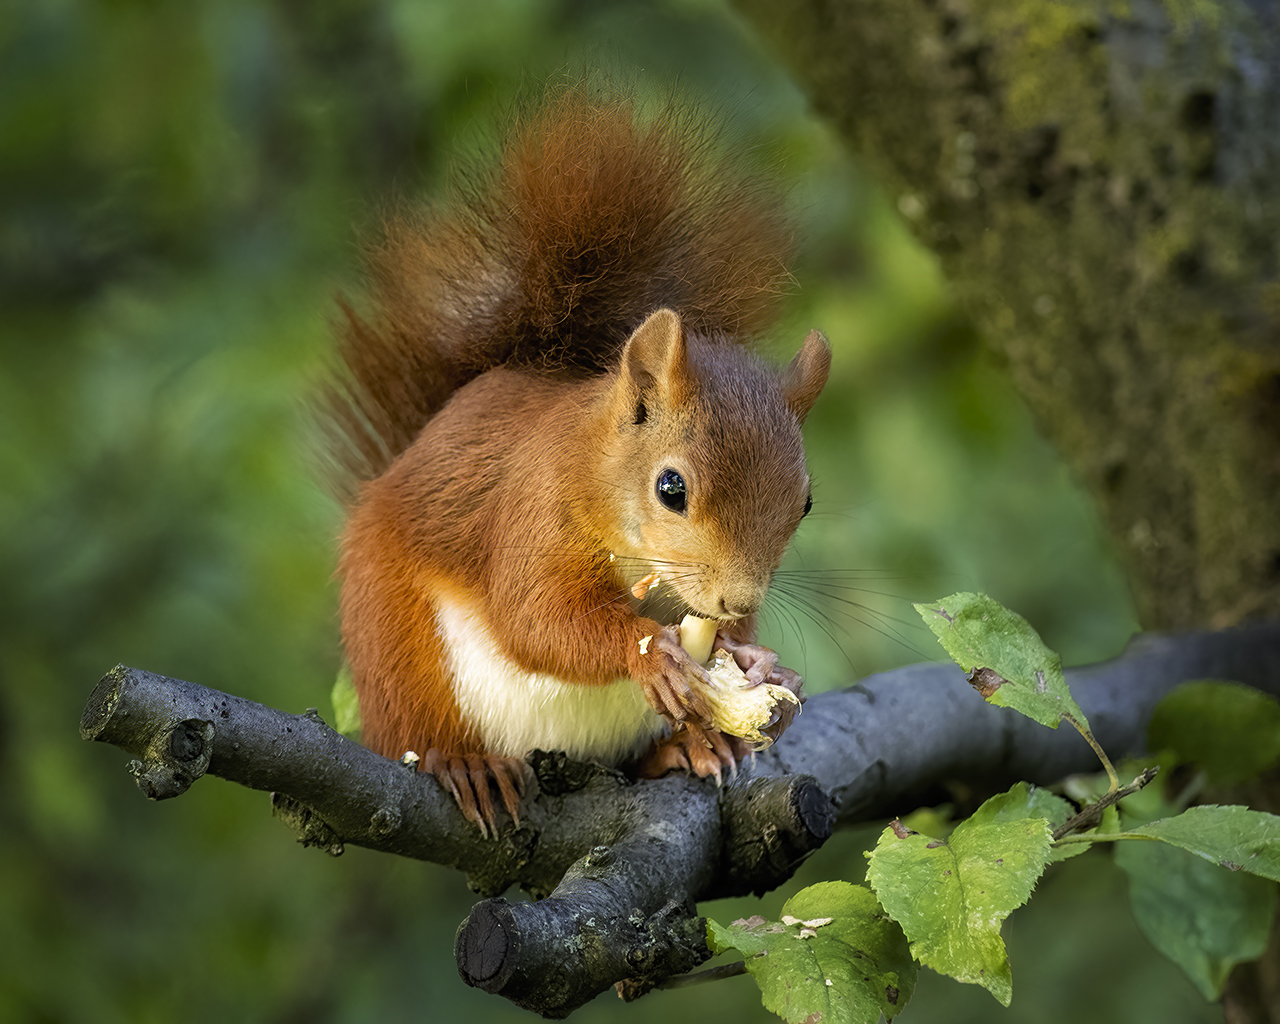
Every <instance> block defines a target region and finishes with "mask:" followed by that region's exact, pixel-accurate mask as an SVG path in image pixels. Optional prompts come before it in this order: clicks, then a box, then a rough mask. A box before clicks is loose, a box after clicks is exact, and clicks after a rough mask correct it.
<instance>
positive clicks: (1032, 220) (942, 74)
mask: <svg viewBox="0 0 1280 1024" xmlns="http://www.w3.org/2000/svg"><path fill="white" fill-rule="evenodd" d="M737 2H738V5H739V7H740V8H741V9H742V10H743V11H744V12H745V13H746V14H747V16H748V17H749V18H750V19H751V20H753V21H754V22H755V24H756V26H757V28H758V29H759V30H760V32H761V34H762V35H763V36H764V37H765V38H767V39H769V40H771V41H772V42H773V43H774V45H775V46H776V47H777V48H779V49H780V50H781V52H782V54H783V56H784V57H785V58H786V59H787V60H788V62H789V63H790V65H791V67H792V69H793V71H794V73H795V76H796V78H797V80H798V81H800V83H801V84H802V86H803V87H804V88H805V89H806V91H807V92H808V94H809V95H810V97H811V98H812V102H813V104H814V105H815V107H816V108H817V109H818V111H819V112H820V113H821V114H823V115H824V116H825V117H826V118H828V119H829V120H830V122H831V123H832V124H833V125H834V126H835V127H836V129H837V130H838V131H839V132H840V133H841V134H842V135H843V137H844V138H845V139H846V140H847V141H848V142H849V144H850V146H851V148H852V149H853V150H854V151H855V152H857V153H858V154H859V156H860V157H862V158H863V159H864V160H865V161H866V162H867V163H868V164H869V165H870V166H871V168H872V169H873V171H875V172H876V173H877V174H878V176H879V178H880V181H881V182H882V183H883V185H884V186H885V187H886V188H887V189H888V190H889V193H890V195H891V196H892V197H893V198H894V199H895V200H896V202H897V205H898V208H899V210H900V211H901V212H902V214H903V216H904V217H905V218H906V219H907V220H908V221H909V222H910V223H911V224H912V226H913V228H914V230H915V231H916V233H917V234H918V236H919V237H920V238H921V239H922V240H923V241H924V242H925V244H927V245H928V246H929V247H930V248H932V249H933V251H934V252H936V253H937V255H938V257H939V259H940V260H941V263H942V266H943V269H944V272H945V273H946V275H947V276H948V277H949V279H950V281H951V282H952V284H953V286H954V288H955V291H956V293H957V294H958V295H959V296H960V297H961V299H962V301H963V302H964V303H965V305H966V307H967V309H968V310H969V311H970V313H971V315H972V316H973V318H974V320H975V321H976V323H977V324H978V325H979V327H980V328H981V329H982V330H983V331H984V332H985V334H986V336H987V337H988V338H989V339H990V341H991V343H992V344H993V345H994V346H995V347H996V348H997V349H998V350H999V351H1000V352H1002V353H1003V354H1004V356H1005V357H1006V358H1007V361H1008V364H1009V368H1010V371H1011V373H1012V376H1013V378H1014V381H1015V383H1016V385H1017V386H1018V388H1019V389H1020V391H1021V393H1022V394H1023V395H1024V396H1025V398H1026V400H1027V402H1028V403H1029V405H1030V406H1031V408H1032V410H1033V411H1034V413H1035V415H1036V417H1037V418H1038V421H1039V423H1040V424H1041V426H1042V429H1043V430H1044V431H1045V432H1046V433H1047V434H1048V435H1049V437H1050V438H1051V440H1052V441H1053V442H1054V443H1055V444H1056V446H1057V447H1058V449H1059V450H1060V451H1061V453H1062V454H1063V456H1064V457H1065V458H1066V459H1067V461H1068V462H1069V464H1070V465H1071V466H1072V467H1073V468H1074V470H1075V471H1076V473H1077V474H1078V475H1079V476H1080V478H1081V479H1082V480H1083V481H1084V482H1085V484H1086V485H1087V486H1088V487H1089V489H1090V490H1091V491H1092V492H1093V493H1094V494H1095V495H1096V497H1097V499H1098V501H1099V502H1100V504H1101V507H1102V509H1103V513H1104V516H1105V519H1106V522H1107V524H1108V527H1109V530H1110V532H1111V534H1112V535H1113V537H1114V539H1115V541H1116V543H1117V546H1118V548H1119V550H1120V552H1121V555H1122V558H1123V559H1124V560H1125V562H1126V565H1127V569H1128V572H1129V577H1130V580H1131V583H1132V586H1133V589H1134V593H1135V595H1136V597H1137V600H1138V606H1139V613H1140V616H1141V619H1142V623H1143V625H1144V626H1145V627H1146V628H1149V629H1163V628H1174V627H1188V626H1204V625H1214V626H1223V625H1228V624H1231V623H1234V622H1236V621H1239V620H1242V619H1245V618H1248V617H1251V616H1256V615H1261V614H1268V613H1269V614H1277V613H1280V282H1278V280H1277V255H1278V249H1280V9H1277V8H1276V7H1275V6H1274V5H1273V4H1271V3H1269V2H1263V0H1225V2H1222V3H1213V2H1212V0H1180V2H1174V0H1169V2H1168V3H1167V4H1163V3H1161V2H1158V0H1128V2H1126V3H1119V2H1108V0H1058V2H1054V3H1043V2H1037V3H1031V2H1025V3H1024V2H1015V0H796V2H793V3H788V4H777V3H775V2H773V0H737ZM981 500H995V501H998V500H999V496H998V495H986V496H981Z"/></svg>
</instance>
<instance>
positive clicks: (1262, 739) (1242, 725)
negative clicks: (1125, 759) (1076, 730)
mask: <svg viewBox="0 0 1280 1024" xmlns="http://www.w3.org/2000/svg"><path fill="white" fill-rule="evenodd" d="M1147 746H1148V748H1149V749H1151V750H1172V751H1173V752H1174V753H1175V754H1176V755H1177V759H1178V761H1179V762H1180V763H1183V764H1186V763H1191V764H1195V765H1196V766H1197V767H1199V768H1201V769H1202V770H1203V771H1204V772H1205V773H1206V774H1207V775H1208V776H1209V779H1210V781H1211V782H1214V783H1218V784H1220V785H1225V786H1233V785H1236V784H1237V783H1241V782H1244V781H1245V780H1247V779H1251V778H1253V777H1254V776H1255V775H1258V774H1260V773H1261V772H1262V771H1264V770H1265V769H1267V768H1269V767H1271V766H1272V765H1273V764H1275V763H1276V762H1277V761H1280V701H1277V700H1276V699H1275V698H1274V697H1272V696H1271V695H1270V694H1266V693H1263V692H1262V691H1260V690H1255V689H1253V687H1251V686H1241V685H1240V684H1238V683H1225V682H1217V681H1213V680H1200V681H1197V682H1191V683H1183V684H1182V685H1181V686H1179V687H1177V688H1176V689H1174V690H1173V691H1172V692H1171V693H1169V695H1168V696H1166V697H1165V698H1164V700H1162V701H1161V702H1160V703H1159V704H1157V705H1156V709H1155V711H1154V712H1153V713H1152V716H1151V724H1150V725H1149V726H1148V727H1147Z"/></svg>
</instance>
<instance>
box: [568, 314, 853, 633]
mask: <svg viewBox="0 0 1280 1024" xmlns="http://www.w3.org/2000/svg"><path fill="white" fill-rule="evenodd" d="M830 363H831V350H830V347H829V346H828V344H827V340H826V339H825V338H824V337H823V336H822V335H821V334H820V333H819V332H817V331H811V332H810V333H809V336H808V337H807V338H806V339H805V342H804V345H803V346H802V347H801V349H800V351H799V353H798V354H797V355H796V357H795V358H794V359H793V360H792V361H791V363H790V364H789V365H787V366H786V367H784V368H782V369H781V370H779V369H775V368H773V367H770V366H768V365H766V364H764V363H762V362H761V361H759V360H758V359H756V358H754V357H753V356H752V355H751V354H750V353H748V352H747V351H745V350H744V349H743V348H742V347H741V346H740V345H738V344H736V343H734V342H732V341H729V340H727V339H723V338H721V339H716V338H704V337H700V336H697V335H694V334H692V333H690V332H688V331H686V329H685V327H684V325H683V324H682V322H681V320H680V317H679V316H678V315H677V314H676V313H674V312H672V311H671V310H669V309H660V310H658V311H657V312H655V313H653V314H651V315H650V316H649V317H648V318H647V319H646V320H645V321H644V323H643V324H641V325H640V327H639V328H637V329H636V331H635V333H634V334H632V335H631V337H630V338H629V339H628V341H627V343H626V346H625V347H624V348H623V351H622V358H621V361H620V365H619V368H618V371H617V375H616V377H615V378H614V379H613V381H612V385H611V389H610V392H609V396H608V401H607V407H608V418H609V433H608V435H607V436H606V437H605V439H604V440H605V444H604V452H603V463H602V465H601V471H602V473H603V475H604V477H605V479H607V480H608V481H609V483H610V486H609V489H608V491H607V493H606V496H605V498H604V502H603V504H604V505H605V506H607V507H602V508H601V509H599V510H598V514H597V515H593V518H594V519H596V521H597V522H598V523H600V524H601V525H602V527H603V528H604V530H605V532H606V537H607V542H608V543H609V544H610V548H611V550H612V551H613V552H614V553H616V554H617V555H620V556H623V564H624V565H625V566H628V567H633V568H632V569H631V575H634V576H637V577H639V576H643V575H645V574H647V573H650V572H657V573H658V574H659V575H660V577H661V591H660V594H659V595H655V596H657V597H659V599H661V600H663V601H664V603H667V604H670V605H672V606H673V607H672V608H671V612H673V613H674V612H676V611H682V610H691V611H693V612H695V613H697V614H698V615H701V616H704V617H707V618H715V619H720V620H722V621H731V620H736V619H741V618H744V617H746V616H748V615H751V614H754V613H755V612H756V611H758V610H759V608H760V605H761V603H762V602H763V600H764V595H765V592H766V591H767V590H768V587H769V582H770V580H771V579H772V577H773V573H774V570H775V569H777V567H778V563H779V561H781V559H782V554H783V552H784V551H785V550H786V546H787V543H788V541H789V540H790V539H791V535H792V534H793V533H794V532H795V530H796V527H797V526H798V525H799V523H800V520H801V519H803V518H804V516H805V515H806V514H807V513H808V511H809V508H810V505H811V504H812V500H811V496H810V491H809V474H808V472H807V470H806V468H805V458H804V447H803V444H802V441H801V436H800V425H801V424H802V423H803V422H804V419H805V417H806V416H807V415H808V413H809V410H810V409H811V408H812V407H813V404H814V402H815V401H816V400H817V397H818V394H819V392H821V390H822V387H823V385H824V384H825V383H826V379H827V370H828V368H829V366H830ZM684 606H687V608H685V607H684Z"/></svg>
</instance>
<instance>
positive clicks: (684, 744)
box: [638, 722, 751, 786]
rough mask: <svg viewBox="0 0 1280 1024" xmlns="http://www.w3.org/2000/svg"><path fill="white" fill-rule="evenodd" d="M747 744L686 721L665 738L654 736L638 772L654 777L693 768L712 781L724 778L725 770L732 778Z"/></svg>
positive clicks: (746, 752)
mask: <svg viewBox="0 0 1280 1024" xmlns="http://www.w3.org/2000/svg"><path fill="white" fill-rule="evenodd" d="M750 752H751V748H750V747H749V746H748V745H747V744H746V743H745V742H744V741H743V740H740V739H738V738H737V737H736V736H728V735H726V734H725V733H722V732H721V731H720V730H719V729H704V728H703V727H702V726H700V725H696V724H694V723H693V722H686V723H684V725H683V726H681V727H680V728H678V729H676V730H675V732H673V733H672V734H671V735H670V736H668V737H667V738H666V739H661V740H658V741H657V742H656V743H654V745H653V746H652V747H651V748H650V750H649V752H648V753H647V754H645V755H644V757H643V758H642V759H641V761H640V769H639V773H638V774H639V776H640V778H642V779H657V778H661V777H662V776H663V775H666V774H667V773H668V772H673V771H686V772H693V774H694V775H696V776H698V777H699V778H701V779H705V778H706V777H707V776H708V775H713V776H715V780H716V785H717V786H718V785H721V784H722V783H723V782H724V773H725V772H726V771H727V772H728V773H729V777H730V778H732V777H733V776H734V775H736V774H737V773H738V762H739V761H741V760H742V759H743V758H744V757H746V756H747V754H749V753H750Z"/></svg>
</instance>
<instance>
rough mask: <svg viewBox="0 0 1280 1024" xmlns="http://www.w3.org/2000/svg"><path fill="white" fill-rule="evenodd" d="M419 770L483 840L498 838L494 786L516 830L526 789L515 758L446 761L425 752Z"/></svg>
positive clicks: (521, 764) (525, 769) (525, 771)
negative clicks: (450, 799)
mask: <svg viewBox="0 0 1280 1024" xmlns="http://www.w3.org/2000/svg"><path fill="white" fill-rule="evenodd" d="M421 767H422V769H423V770H424V771H428V772H430V773H431V774H432V775H434V776H435V777H436V780H437V781H438V782H439V783H440V785H442V786H443V787H444V788H445V789H447V790H448V791H449V793H450V794H451V795H452V796H453V799H454V801H455V802H456V803H457V804H458V810H460V811H461V812H462V816H463V817H464V818H466V819H467V821H469V822H471V823H472V824H473V825H475V826H476V827H477V828H478V829H480V834H481V835H482V836H484V837H485V838H486V839H488V838H490V837H493V838H497V835H498V815H497V808H496V807H495V806H494V802H493V792H492V788H491V785H492V786H496V787H497V790H498V796H499V798H500V799H501V801H502V806H503V807H505V808H506V810H507V813H508V814H509V815H511V820H512V821H513V822H515V824H516V827H517V828H519V826H520V804H521V802H522V801H523V799H524V796H525V793H526V791H527V788H528V780H529V766H528V764H527V763H526V762H525V761H524V760H523V759H521V758H518V757H499V756H497V755H495V754H460V755H457V756H454V757H446V756H445V755H443V754H441V753H440V751H438V750H428V751H427V753H426V754H425V755H424V756H423V758H422V764H421Z"/></svg>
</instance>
